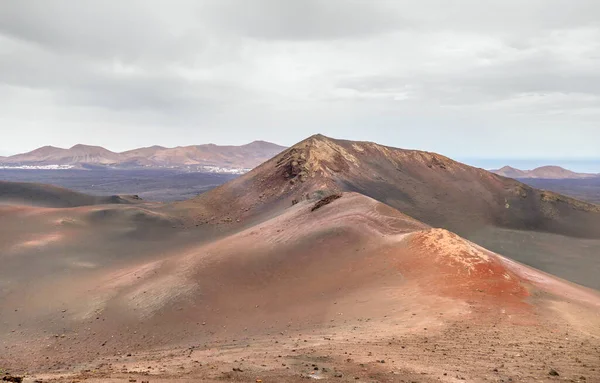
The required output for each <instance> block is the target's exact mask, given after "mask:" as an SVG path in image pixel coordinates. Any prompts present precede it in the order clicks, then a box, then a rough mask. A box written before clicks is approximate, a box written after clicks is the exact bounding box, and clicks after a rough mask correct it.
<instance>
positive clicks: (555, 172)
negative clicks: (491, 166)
mask: <svg viewBox="0 0 600 383" xmlns="http://www.w3.org/2000/svg"><path fill="white" fill-rule="evenodd" d="M491 172H493V173H496V174H498V175H501V176H504V177H509V178H544V179H580V178H593V177H598V176H599V175H598V174H590V173H576V172H574V171H571V170H568V169H565V168H562V167H560V166H542V167H539V168H535V169H533V170H520V169H515V168H512V167H510V166H505V167H503V168H501V169H497V170H491Z"/></svg>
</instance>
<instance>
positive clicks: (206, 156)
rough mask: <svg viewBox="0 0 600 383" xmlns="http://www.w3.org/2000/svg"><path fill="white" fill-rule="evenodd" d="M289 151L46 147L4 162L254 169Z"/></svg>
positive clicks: (268, 147)
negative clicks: (119, 149)
mask: <svg viewBox="0 0 600 383" xmlns="http://www.w3.org/2000/svg"><path fill="white" fill-rule="evenodd" d="M284 149H285V147H283V146H279V145H276V144H272V143H270V142H265V141H254V142H252V143H250V144H247V145H241V146H219V145H214V144H208V145H192V146H182V147H176V148H165V147H162V146H152V147H147V148H139V149H133V150H129V151H126V152H123V153H114V152H111V151H109V150H107V149H104V148H102V147H99V146H88V145H75V146H73V147H72V148H70V149H61V148H55V147H52V146H45V147H43V148H39V149H36V150H34V151H31V152H29V153H24V154H18V155H15V156H11V157H6V158H4V159H2V163H3V164H6V165H38V166H39V165H73V166H83V165H89V164H92V165H112V166H119V167H175V168H186V167H193V168H194V167H198V168H200V167H203V166H213V167H220V168H229V169H251V168H253V167H255V166H257V165H259V164H261V163H262V162H264V161H266V160H268V159H269V158H271V157H273V156H274V155H276V154H278V153H280V152H281V151H282V150H284Z"/></svg>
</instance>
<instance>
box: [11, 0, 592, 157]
mask: <svg viewBox="0 0 600 383" xmlns="http://www.w3.org/2000/svg"><path fill="white" fill-rule="evenodd" d="M599 64H600V3H598V2H596V1H590V0H580V1H577V2H572V1H566V0H529V1H527V2H522V1H516V0H506V1H502V2H482V1H476V0H463V1H453V2H448V1H445V0H425V1H419V2H414V1H386V0H382V1H377V2H373V1H368V0H343V1H342V0H303V1H300V0H298V1H279V0H256V1H246V0H203V1H191V0H189V1H156V0H153V1H141V0H140V1H128V2H106V1H86V2H73V1H66V0H65V1H59V0H47V1H44V2H38V1H32V0H20V1H18V2H2V3H0V97H2V103H0V133H2V134H3V139H2V141H1V142H0V152H3V153H14V152H19V151H24V150H28V149H31V148H33V147H35V146H41V145H45V144H53V145H57V146H70V145H72V144H75V143H77V142H85V143H89V144H101V145H105V146H107V147H109V148H111V149H115V150H121V149H126V148H131V147H135V146H142V145H152V144H161V145H180V144H191V143H203V142H208V141H212V142H221V143H243V142H246V141H250V140H253V139H267V140H272V141H275V142H279V143H284V144H293V143H294V142H295V141H297V140H300V139H302V138H304V137H305V136H308V135H309V134H312V133H316V132H322V133H324V134H329V135H332V136H340V137H345V138H355V139H369V140H374V141H379V142H382V143H385V144H388V145H394V146H402V147H413V148H422V149H427V150H435V151H440V152H443V153H445V154H448V155H452V156H459V157H465V156H496V157H497V156H502V155H505V156H508V157H510V156H521V157H533V156H543V155H546V156H552V155H554V154H556V153H559V152H560V153H561V155H563V156H567V157H569V156H571V157H577V156H595V157H600V147H599V146H598V145H592V144H590V143H593V142H598V141H599V140H600V129H597V126H598V122H600V120H599V119H600V69H599V68H600V65H599ZM507 133H508V134H507ZM565 134H569V137H570V139H569V140H564V135H565ZM542 137H543V138H542Z"/></svg>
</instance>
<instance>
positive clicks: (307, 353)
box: [0, 136, 600, 382]
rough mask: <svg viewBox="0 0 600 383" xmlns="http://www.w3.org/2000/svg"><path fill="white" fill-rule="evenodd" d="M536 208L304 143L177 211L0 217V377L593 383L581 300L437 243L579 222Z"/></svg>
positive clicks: (494, 182) (130, 208)
mask: <svg viewBox="0 0 600 383" xmlns="http://www.w3.org/2000/svg"><path fill="white" fill-rule="evenodd" d="M428 188H429V189H435V188H438V189H439V190H427V189H428ZM440 188H442V189H440ZM515 190H517V191H522V192H520V193H515ZM461 193H464V194H465V195H464V196H461ZM525 193H526V194H527V195H524V194H525ZM366 194H370V196H368V195H366ZM515 194H516V196H515ZM544 195H545V194H543V193H542V192H539V191H536V190H534V189H531V188H527V187H525V186H524V185H522V184H520V183H518V182H517V181H514V180H510V179H507V178H504V177H500V176H497V175H493V174H491V173H488V172H485V171H483V170H481V169H474V168H470V167H467V166H466V165H462V164H459V163H456V162H454V161H452V160H449V159H447V158H445V157H442V156H438V155H435V154H432V153H426V152H415V151H405V150H400V149H394V148H389V147H384V146H380V145H376V144H372V143H365V142H351V141H341V140H334V139H330V138H326V137H323V136H313V137H311V138H309V139H307V140H305V141H303V142H301V143H299V144H298V145H295V146H294V147H292V148H290V149H288V150H286V151H285V152H283V153H281V154H280V155H278V156H276V157H275V158H273V159H272V160H269V161H267V162H266V163H264V164H262V165H261V166H259V167H258V168H256V169H254V170H253V171H251V172H250V173H248V174H246V175H244V176H242V177H239V178H237V179H235V180H233V181H231V182H229V183H228V184H225V185H223V186H221V187H219V188H217V189H213V190H212V191H210V192H207V193H205V194H203V195H201V196H199V197H197V198H195V199H193V200H190V201H187V202H184V203H175V204H169V205H161V204H148V203H143V202H142V203H140V204H135V205H115V204H107V205H99V206H83V207H76V208H67V209H64V208H62V209H61V208H57V209H49V208H35V207H28V206H0V229H1V230H0V233H1V234H0V236H1V238H0V239H1V240H0V262H2V265H3V267H2V268H0V305H1V307H3V311H2V320H1V321H0V342H1V343H0V346H1V347H2V348H1V350H2V352H1V353H0V365H2V366H4V367H3V368H4V369H5V370H7V369H8V370H9V371H10V372H11V374H12V376H16V375H18V374H23V373H25V372H29V373H30V374H31V375H30V376H28V378H31V379H32V380H35V379H44V380H51V379H57V380H58V381H73V380H78V381H86V380H88V381H90V382H94V381H108V380H110V381H123V382H126V381H133V380H137V381H142V380H144V381H148V380H150V381H152V382H166V381H169V382H170V381H181V382H184V381H207V382H217V381H264V382H269V381H272V382H302V381H306V379H307V378H313V379H319V380H324V381H348V382H349V381H353V382H354V381H359V382H360V381H390V382H400V381H419V382H439V381H442V382H456V381H501V380H504V381H510V380H512V381H535V380H544V379H547V378H548V377H553V376H560V377H561V378H565V379H574V380H581V377H583V378H585V379H586V380H587V381H594V380H598V379H600V371H597V368H596V366H597V363H596V362H597V355H598V350H599V349H600V330H599V329H600V319H599V316H598V313H599V312H600V295H599V294H598V292H596V291H593V290H590V289H587V288H584V287H581V286H578V285H575V284H572V283H570V282H567V281H564V280H561V279H560V278H557V277H554V276H551V275H549V274H546V273H544V272H541V271H538V270H535V269H533V268H531V267H528V266H525V265H522V264H519V263H517V262H515V261H513V260H510V259H508V258H506V257H504V256H502V255H500V254H499V253H498V252H493V251H490V250H487V249H485V248H483V247H481V246H480V245H478V244H477V243H475V242H474V241H470V240H467V239H464V238H462V237H461V236H459V235H458V234H456V233H453V232H452V231H451V230H448V227H449V225H448V223H449V222H451V221H452V220H454V219H456V220H458V221H457V223H456V226H455V227H456V228H458V229H461V230H463V231H464V232H466V233H469V232H472V231H474V230H475V228H474V225H473V224H472V223H471V222H469V219H472V220H476V222H477V223H479V224H480V225H484V226H485V225H487V226H491V227H497V226H494V225H499V224H500V223H504V224H506V225H512V226H510V227H512V228H513V229H506V230H515V231H518V230H521V229H520V228H521V227H523V226H525V224H522V223H520V222H519V218H520V217H526V216H527V215H525V213H524V212H529V211H530V212H531V214H534V215H538V216H540V217H542V218H543V219H536V220H532V222H536V223H538V222H541V223H546V222H555V223H554V224H552V225H550V224H547V225H546V226H544V225H542V224H541V223H540V224H539V226H533V228H532V230H533V229H535V230H539V233H544V234H548V233H549V231H550V230H555V231H560V230H567V229H565V228H566V227H567V224H568V222H569V221H568V220H569V219H571V214H573V217H574V218H573V219H589V220H590V222H593V220H594V218H593V217H595V216H594V214H597V213H596V212H595V206H594V205H588V204H583V203H579V202H577V201H574V200H569V199H564V198H563V197H560V196H557V197H552V198H551V197H548V196H547V195H546V197H544ZM468 199H471V201H470V203H471V205H473V206H469V203H467V202H465V201H466V200H468ZM478 199H483V200H484V202H480V201H479V200H478ZM505 199H507V200H506V201H505ZM528 199H532V200H533V199H535V200H536V201H535V202H533V201H528ZM384 200H385V201H384ZM522 200H524V201H525V202H522ZM392 204H393V205H395V206H403V207H405V208H406V210H410V212H411V214H407V212H406V211H401V210H399V209H396V208H395V206H394V207H393V206H392ZM452 204H454V205H452ZM562 204H566V206H567V207H568V209H567V208H565V207H564V206H563V205H562ZM430 205H431V206H430ZM497 205H500V206H497ZM506 205H509V207H507V206H506ZM484 206H485V207H487V209H483V207H484ZM511 206H513V207H512V208H513V209H518V210H519V211H518V212H515V213H513V212H510V213H506V215H505V216H503V215H501V212H504V210H502V209H505V210H507V211H510V210H511ZM439 209H443V212H445V213H447V214H448V215H449V217H448V218H444V217H442V214H441V213H440V212H438V211H436V210H439ZM527 209H529V210H527ZM416 214H419V215H420V217H421V218H418V217H416V216H415V215H416ZM461 214H467V215H468V218H469V219H466V218H465V217H462V216H461ZM425 219H426V220H427V221H428V222H427V221H425V222H424V220H425ZM436 222H439V223H440V224H437V223H436ZM498 222H500V223H498ZM543 230H546V232H544V231H543ZM531 232H532V233H538V232H533V231H531ZM585 234H586V235H588V236H593V235H594V231H593V230H591V231H589V232H586V233H585ZM586 241H589V239H586ZM518 245H519V246H523V245H522V243H518ZM61 379H62V380H61Z"/></svg>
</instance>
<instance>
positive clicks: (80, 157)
mask: <svg viewBox="0 0 600 383" xmlns="http://www.w3.org/2000/svg"><path fill="white" fill-rule="evenodd" d="M120 158H121V156H120V155H119V154H117V153H114V152H111V151H110V150H107V149H104V148H102V147H100V146H89V145H75V146H73V147H72V148H70V149H61V148H55V147H52V146H45V147H42V148H39V149H36V150H34V151H31V152H29V153H24V154H17V155H15V156H11V157H8V158H7V159H5V160H4V163H7V164H20V165H24V164H29V165H75V164H100V165H108V164H114V163H117V162H118V161H119V159H120Z"/></svg>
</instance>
